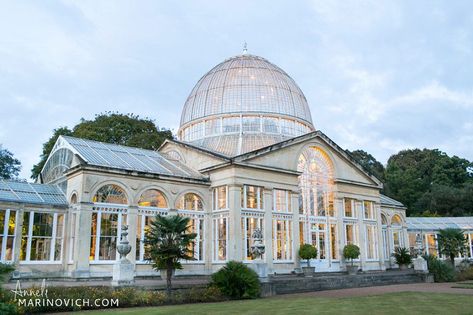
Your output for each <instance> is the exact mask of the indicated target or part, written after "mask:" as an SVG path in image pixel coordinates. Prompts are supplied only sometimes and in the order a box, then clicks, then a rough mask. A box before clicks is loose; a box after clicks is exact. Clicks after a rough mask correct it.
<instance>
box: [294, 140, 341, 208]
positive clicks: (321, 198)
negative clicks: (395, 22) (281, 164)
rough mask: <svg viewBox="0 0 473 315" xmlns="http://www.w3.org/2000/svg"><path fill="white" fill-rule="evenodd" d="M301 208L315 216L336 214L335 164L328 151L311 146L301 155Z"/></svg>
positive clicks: (299, 167) (299, 166)
mask: <svg viewBox="0 0 473 315" xmlns="http://www.w3.org/2000/svg"><path fill="white" fill-rule="evenodd" d="M297 170H298V171H299V172H302V175H300V176H299V189H300V193H301V194H300V199H299V208H300V210H301V212H302V213H304V214H308V215H313V216H327V215H329V216H334V215H335V214H334V212H335V209H334V204H333V164H332V161H331V160H330V158H329V157H328V155H327V153H325V151H323V150H322V149H320V148H318V147H309V148H307V149H305V150H304V152H302V154H301V155H300V157H299V165H298V167H297Z"/></svg>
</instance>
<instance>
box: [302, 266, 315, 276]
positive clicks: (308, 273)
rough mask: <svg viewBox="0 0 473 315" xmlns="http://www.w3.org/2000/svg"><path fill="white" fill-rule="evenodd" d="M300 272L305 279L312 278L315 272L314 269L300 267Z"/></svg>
mask: <svg viewBox="0 0 473 315" xmlns="http://www.w3.org/2000/svg"><path fill="white" fill-rule="evenodd" d="M302 272H303V273H304V276H306V277H312V276H313V275H314V272H315V267H302Z"/></svg>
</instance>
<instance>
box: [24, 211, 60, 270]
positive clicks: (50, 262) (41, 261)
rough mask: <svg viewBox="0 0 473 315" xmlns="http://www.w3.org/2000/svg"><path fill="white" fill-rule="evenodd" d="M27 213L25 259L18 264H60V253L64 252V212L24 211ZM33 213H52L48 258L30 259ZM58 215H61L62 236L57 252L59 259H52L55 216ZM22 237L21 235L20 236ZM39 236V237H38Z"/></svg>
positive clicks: (55, 226) (55, 234) (54, 245)
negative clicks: (59, 250)
mask: <svg viewBox="0 0 473 315" xmlns="http://www.w3.org/2000/svg"><path fill="white" fill-rule="evenodd" d="M24 213H29V222H28V235H27V236H26V237H27V239H26V257H25V260H20V262H19V263H20V264H62V255H63V253H64V239H65V237H64V232H65V226H66V224H65V219H66V217H65V215H66V214H65V213H57V212H54V213H51V212H46V211H44V212H43V211H25V212H24ZM35 213H47V214H52V215H53V231H52V234H51V249H50V253H49V260H31V241H32V239H33V225H34V215H35ZM59 215H62V216H63V225H62V237H61V252H60V253H59V260H54V253H55V252H56V236H57V222H58V220H57V218H58V216H59ZM22 238H23V236H22ZM38 238H39V237H38Z"/></svg>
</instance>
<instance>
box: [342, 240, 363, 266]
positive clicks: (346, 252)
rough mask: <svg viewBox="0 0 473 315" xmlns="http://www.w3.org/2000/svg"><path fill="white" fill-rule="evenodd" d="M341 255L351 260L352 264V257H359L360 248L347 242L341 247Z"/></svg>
mask: <svg viewBox="0 0 473 315" xmlns="http://www.w3.org/2000/svg"><path fill="white" fill-rule="evenodd" d="M343 257H345V259H349V260H350V261H351V265H352V266H353V259H357V258H358V257H360V248H359V247H358V246H356V245H354V244H348V245H345V247H343Z"/></svg>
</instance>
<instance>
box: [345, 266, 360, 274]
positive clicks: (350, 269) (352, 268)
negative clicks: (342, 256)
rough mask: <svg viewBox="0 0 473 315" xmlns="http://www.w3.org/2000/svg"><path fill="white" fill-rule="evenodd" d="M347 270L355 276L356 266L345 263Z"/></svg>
mask: <svg viewBox="0 0 473 315" xmlns="http://www.w3.org/2000/svg"><path fill="white" fill-rule="evenodd" d="M347 272H348V274H349V275H350V276H355V275H356V274H357V273H358V266H355V265H353V266H352V265H347Z"/></svg>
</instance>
